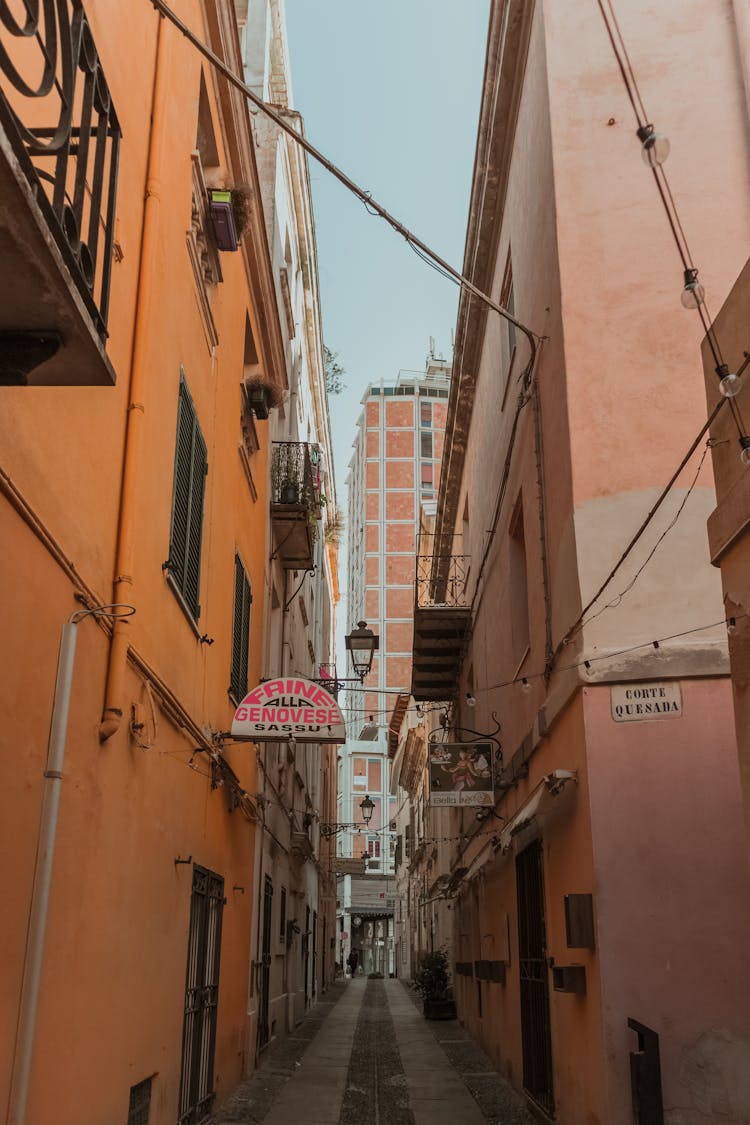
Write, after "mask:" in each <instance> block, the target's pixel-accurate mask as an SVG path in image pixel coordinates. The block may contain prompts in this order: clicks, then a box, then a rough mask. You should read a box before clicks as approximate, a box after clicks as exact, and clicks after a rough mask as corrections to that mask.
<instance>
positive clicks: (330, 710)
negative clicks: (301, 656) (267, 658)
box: [232, 676, 346, 743]
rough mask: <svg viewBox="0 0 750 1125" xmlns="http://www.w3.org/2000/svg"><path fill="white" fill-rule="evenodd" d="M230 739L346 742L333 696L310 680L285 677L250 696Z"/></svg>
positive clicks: (242, 705) (237, 713)
mask: <svg viewBox="0 0 750 1125" xmlns="http://www.w3.org/2000/svg"><path fill="white" fill-rule="evenodd" d="M232 738H242V739H249V740H251V741H253V742H275V741H276V740H282V739H288V738H296V739H299V741H300V742H335V743H344V742H346V728H345V726H344V716H343V715H342V714H341V708H340V707H339V705H338V703H337V702H336V700H335V699H334V698H333V696H332V695H331V694H330V693H329V692H327V691H326V690H325V688H322V687H321V686H320V684H315V683H313V682H312V681H311V680H305V679H302V677H300V676H288V677H285V678H284V679H279V680H268V681H267V682H266V683H265V684H259V685H258V687H257V688H255V689H254V690H253V691H251V692H249V693H248V694H247V695H246V696H245V698H244V699H243V700H242V703H240V705H239V707H238V708H237V710H236V711H235V713H234V719H233V720H232Z"/></svg>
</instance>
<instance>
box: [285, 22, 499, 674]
mask: <svg viewBox="0 0 750 1125" xmlns="http://www.w3.org/2000/svg"><path fill="white" fill-rule="evenodd" d="M488 12H489V0H376V2H375V3H365V0H286V19H287V34H288V39H289V54H290V64H291V73H292V92H293V98H294V104H295V108H296V109H297V110H299V112H300V113H302V115H303V116H304V119H305V129H306V132H307V136H308V138H309V139H310V141H312V143H313V144H314V145H316V146H317V147H318V148H319V149H321V151H322V152H324V153H325V155H326V156H328V157H329V159H331V160H332V161H333V162H334V163H335V164H337V165H338V166H339V167H340V168H342V169H343V171H345V172H346V173H348V175H349V176H351V178H352V179H354V180H355V181H356V182H357V183H358V184H359V185H360V186H361V187H363V188H365V189H366V190H368V191H370V192H371V193H372V195H373V196H374V197H375V198H376V199H377V200H378V202H380V203H381V204H382V205H383V206H384V207H386V208H387V209H388V210H389V211H390V212H391V213H392V214H393V215H395V216H396V218H398V219H400V221H401V222H403V223H404V224H405V225H406V226H407V227H409V228H410V229H411V230H412V231H413V232H414V233H415V234H416V235H418V236H419V237H420V238H421V239H422V240H423V241H424V242H426V243H427V244H428V245H430V246H432V247H433V248H434V249H435V250H436V251H437V252H438V253H439V254H441V255H442V256H443V257H444V258H446V259H447V260H448V261H449V262H450V263H451V264H452V265H455V266H457V267H458V268H460V267H461V263H462V259H463V247H464V239H465V235H466V220H467V212H468V201H469V191H470V188H471V175H472V169H473V165H474V148H475V145H476V133H477V119H478V113H479V98H480V93H481V85H482V75H483V71H484V54H485V46H486V39H487V21H488ZM310 176H311V179H312V189H313V204H314V208H315V222H316V233H317V243H318V270H319V275H320V289H321V301H322V311H323V337H324V339H325V342H326V344H327V345H328V347H329V348H331V349H332V351H335V352H338V356H339V362H340V363H342V364H343V366H344V367H345V369H346V375H345V376H344V381H345V383H346V389H345V390H344V391H342V393H341V394H340V395H338V396H336V397H334V398H332V399H331V422H332V427H333V444H334V459H335V467H336V484H337V496H338V503H339V507H340V508H341V509H342V511H343V512H344V514H345V515H346V511H347V497H346V485H345V480H346V473H347V466H348V463H349V458H350V456H351V444H352V440H353V438H354V433H355V425H356V421H357V418H358V417H359V413H360V410H361V404H360V400H361V398H362V394H363V393H364V389H365V387H366V386H367V384H368V383H370V382H373V381H375V380H378V379H380V378H381V377H384V378H393V377H394V376H395V375H396V374H397V372H398V370H399V369H400V368H402V367H406V368H415V369H416V370H420V371H421V370H424V363H425V359H426V357H427V353H428V349H429V340H430V337H431V336H433V337H434V338H435V343H436V350H437V351H438V353H439V352H441V351H442V353H443V355H445V356H446V358H448V357H450V345H451V331H452V329H453V328H454V327H455V321H456V308H457V303H458V289H457V287H456V286H455V285H453V284H452V283H451V282H449V281H447V280H446V279H445V278H443V277H440V276H439V275H438V274H437V273H435V272H434V271H433V270H431V269H430V268H429V266H427V265H425V263H424V262H421V261H420V260H419V258H418V257H417V256H416V254H415V253H414V251H413V250H411V249H410V248H409V247H408V246H407V245H406V243H405V242H404V240H403V238H401V237H400V236H399V235H397V234H396V233H395V232H394V231H393V230H391V228H390V227H389V226H388V225H387V224H386V223H385V222H384V221H383V220H382V219H378V218H375V217H374V216H371V215H369V214H368V213H367V211H366V210H365V208H364V207H363V205H362V204H361V203H360V202H359V201H358V200H356V199H355V198H354V196H352V195H351V194H350V193H349V192H347V191H346V189H345V188H344V187H342V185H341V184H339V183H338V181H336V180H334V179H333V178H332V177H331V176H330V175H329V174H328V173H327V172H326V171H325V170H324V169H323V168H321V167H320V165H318V164H316V163H315V162H314V161H312V160H311V161H310ZM342 547H343V550H342V554H341V559H340V563H341V568H342V569H341V584H342V594H343V595H344V600H343V601H342V604H341V605H340V607H339V611H338V614H337V619H338V633H339V637H341V636H343V633H344V632H347V631H348V630H349V628H350V627H351V625H352V624H354V623H353V622H351V621H349V619H348V612H347V607H346V601H345V597H346V570H345V567H346V540H345V539H344V542H343V544H342ZM339 644H340V647H341V648H343V645H341V642H340V641H339ZM338 664H339V671H340V672H341V673H342V674H349V673H348V672H346V673H344V672H343V669H344V667H345V658H344V656H343V653H340V654H339V658H338Z"/></svg>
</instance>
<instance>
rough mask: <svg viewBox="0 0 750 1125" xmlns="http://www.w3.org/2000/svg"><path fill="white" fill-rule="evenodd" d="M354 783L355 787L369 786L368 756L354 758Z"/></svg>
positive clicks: (363, 787)
mask: <svg viewBox="0 0 750 1125" xmlns="http://www.w3.org/2000/svg"><path fill="white" fill-rule="evenodd" d="M352 785H353V787H354V788H355V789H362V790H364V789H366V788H367V758H352Z"/></svg>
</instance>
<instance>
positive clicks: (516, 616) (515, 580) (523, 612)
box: [508, 496, 529, 664]
mask: <svg viewBox="0 0 750 1125" xmlns="http://www.w3.org/2000/svg"><path fill="white" fill-rule="evenodd" d="M508 536H509V539H508V548H509V552H510V620H511V638H512V645H513V656H514V659H515V661H516V663H517V664H518V663H519V662H520V661H521V660H523V658H524V656H525V654H526V652H527V650H528V647H529V592H528V578H527V574H526V539H525V536H524V530H523V497H522V496H519V497H518V501H517V502H516V506H515V509H514V511H513V516H512V518H511V521H510V527H509V529H508Z"/></svg>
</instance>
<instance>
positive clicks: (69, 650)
mask: <svg viewBox="0 0 750 1125" xmlns="http://www.w3.org/2000/svg"><path fill="white" fill-rule="evenodd" d="M132 613H135V610H134V609H133V607H132V606H129V605H103V606H96V607H95V608H94V609H81V610H76V612H75V613H72V614H71V615H70V617H69V618H68V620H67V621H66V622H65V624H64V625H63V627H62V637H61V639H60V653H59V656H58V658H57V679H56V681H55V698H54V702H53V704H52V722H51V724H50V732H49V742H48V745H47V768H46V769H45V771H44V793H43V796H42V811H41V816H40V820H39V840H38V843H37V852H36V864H35V867H34V884H33V887H32V891H31V909H30V911H29V929H28V933H27V936H26V954H25V957H24V964H23V981H22V983H21V1001H20V1004H19V1007H18V1024H17V1026H16V1041H15V1049H14V1052H13V1072H12V1075H11V1084H10V1098H9V1101H8V1115H7V1118H6V1120H7V1125H24V1123H25V1121H26V1104H27V1102H28V1097H29V1079H30V1077H31V1061H32V1055H33V1052H34V1034H35V1031H36V1016H37V1007H38V1004H39V984H40V981H41V976H42V962H43V959H44V939H45V937H46V932H47V913H48V911H49V896H50V887H51V886H52V868H53V865H54V862H55V836H56V834H57V814H58V809H59V807H60V793H61V790H62V770H63V763H64V761H65V739H66V736H67V733H68V714H69V712H70V695H71V690H72V687H73V665H74V663H75V654H76V638H77V636H78V622H79V621H81V620H82V619H83V618H84V617H109V618H112V619H114V618H117V617H129V616H130V615H131V614H132Z"/></svg>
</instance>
